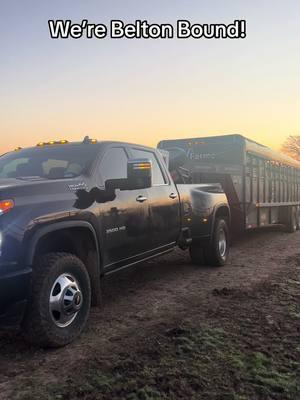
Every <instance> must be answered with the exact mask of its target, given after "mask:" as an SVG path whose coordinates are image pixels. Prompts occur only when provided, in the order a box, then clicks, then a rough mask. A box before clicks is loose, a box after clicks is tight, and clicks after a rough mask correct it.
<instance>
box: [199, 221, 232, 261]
mask: <svg viewBox="0 0 300 400" xmlns="http://www.w3.org/2000/svg"><path fill="white" fill-rule="evenodd" d="M203 251H204V258H205V261H206V262H207V263H208V264H209V265H212V266H216V267H220V266H223V265H225V264H226V263H227V260H228V257H229V228H228V224H227V221H226V220H225V219H223V218H218V219H216V221H215V225H214V230H213V234H212V238H211V242H210V244H209V245H208V246H206V247H205V248H204V249H203Z"/></svg>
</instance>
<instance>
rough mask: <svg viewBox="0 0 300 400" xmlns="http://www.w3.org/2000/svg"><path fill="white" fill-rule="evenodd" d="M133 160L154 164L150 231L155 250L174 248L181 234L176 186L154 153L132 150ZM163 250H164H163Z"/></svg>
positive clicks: (150, 192)
mask: <svg viewBox="0 0 300 400" xmlns="http://www.w3.org/2000/svg"><path fill="white" fill-rule="evenodd" d="M130 152H131V156H132V158H148V159H150V160H151V162H152V187H151V188H149V189H148V196H149V201H150V229H151V243H152V246H153V249H158V248H159V247H162V248H163V247H168V246H170V247H171V246H173V245H174V243H175V242H176V240H177V239H178V236H179V233H180V204H179V198H178V193H177V189H176V186H175V184H174V183H173V182H169V178H168V176H167V174H166V172H165V170H164V168H163V167H162V165H163V164H162V163H163V160H162V158H161V157H159V156H158V155H157V154H156V153H155V152H154V151H151V150H144V149H139V148H135V147H131V148H130ZM162 250H163V249H162Z"/></svg>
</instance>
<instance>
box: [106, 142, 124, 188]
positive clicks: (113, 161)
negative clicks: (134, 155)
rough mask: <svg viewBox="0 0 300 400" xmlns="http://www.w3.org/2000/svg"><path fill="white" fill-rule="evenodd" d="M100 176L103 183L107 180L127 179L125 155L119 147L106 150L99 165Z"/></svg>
mask: <svg viewBox="0 0 300 400" xmlns="http://www.w3.org/2000/svg"><path fill="white" fill-rule="evenodd" d="M100 175H101V177H102V179H103V183H104V182H105V181H107V180H108V179H126V178H127V155H126V153H125V150H124V149H122V148H121V147H114V148H112V149H109V150H107V152H106V153H105V154H104V157H103V158H102V161H101V163H100Z"/></svg>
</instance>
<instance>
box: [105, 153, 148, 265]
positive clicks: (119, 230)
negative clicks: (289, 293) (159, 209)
mask: <svg viewBox="0 0 300 400" xmlns="http://www.w3.org/2000/svg"><path fill="white" fill-rule="evenodd" d="M127 161H128V157H127V153H126V151H125V149H124V148H123V147H112V148H109V149H107V150H106V152H105V154H104V156H103V158H102V160H101V162H100V170H99V174H100V176H101V182H102V184H103V187H105V181H106V180H108V179H122V178H127ZM99 223H100V230H101V233H102V238H103V242H104V243H103V247H104V249H103V252H102V257H103V262H104V267H106V268H108V269H113V268H114V267H119V266H122V265H123V264H128V263H130V262H131V260H128V259H130V258H131V257H135V258H138V257H139V256H141V257H142V254H143V253H144V252H146V251H147V250H150V248H149V247H151V246H150V245H149V229H150V227H149V201H148V193H147V190H146V189H139V190H119V189H116V191H115V198H114V199H113V200H112V201H107V202H105V203H102V204H99ZM132 261H135V259H134V260H132ZM116 263H117V265H116Z"/></svg>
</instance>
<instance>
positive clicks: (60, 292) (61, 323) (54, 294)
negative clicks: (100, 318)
mask: <svg viewBox="0 0 300 400" xmlns="http://www.w3.org/2000/svg"><path fill="white" fill-rule="evenodd" d="M82 303H83V296H82V292H81V289H80V286H79V283H78V281H77V280H76V279H75V278H74V276H72V275H71V274H62V275H60V276H59V277H58V278H57V279H56V281H55V282H54V284H53V286H52V288H51V291H50V298H49V310H50V315H51V318H52V320H53V322H54V323H55V325H56V326H58V327H59V328H65V327H66V326H69V325H70V324H71V323H72V322H73V321H74V320H75V318H76V316H77V314H78V312H79V310H80V309H81V307H82Z"/></svg>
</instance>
